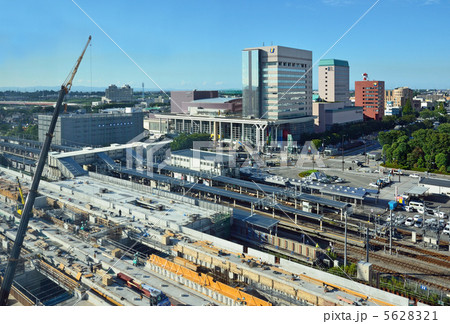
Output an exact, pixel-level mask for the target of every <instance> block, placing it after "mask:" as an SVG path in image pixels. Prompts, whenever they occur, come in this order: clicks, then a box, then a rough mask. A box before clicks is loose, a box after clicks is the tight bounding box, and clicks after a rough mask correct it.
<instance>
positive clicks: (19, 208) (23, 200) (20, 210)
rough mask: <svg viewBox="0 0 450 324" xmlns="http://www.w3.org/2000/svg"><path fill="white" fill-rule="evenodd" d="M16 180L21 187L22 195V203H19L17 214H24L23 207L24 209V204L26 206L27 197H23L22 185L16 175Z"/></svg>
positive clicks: (20, 193) (20, 194)
mask: <svg viewBox="0 0 450 324" xmlns="http://www.w3.org/2000/svg"><path fill="white" fill-rule="evenodd" d="M16 180H17V185H18V187H19V196H20V203H18V204H17V209H16V212H17V214H19V215H22V209H23V206H25V199H24V197H23V191H22V186H21V185H20V181H19V177H16Z"/></svg>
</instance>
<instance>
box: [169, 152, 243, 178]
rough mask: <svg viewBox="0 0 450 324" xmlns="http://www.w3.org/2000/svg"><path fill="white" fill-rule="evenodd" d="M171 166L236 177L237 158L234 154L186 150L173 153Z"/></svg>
mask: <svg viewBox="0 0 450 324" xmlns="http://www.w3.org/2000/svg"><path fill="white" fill-rule="evenodd" d="M170 162H171V165H173V166H177V167H181V168H186V169H190V170H194V171H202V172H207V173H212V174H216V175H235V174H236V158H235V156H234V155H232V154H223V153H217V152H208V151H202V150H198V149H186V150H181V151H175V152H171V156H170Z"/></svg>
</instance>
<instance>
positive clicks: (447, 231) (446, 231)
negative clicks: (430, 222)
mask: <svg viewBox="0 0 450 324" xmlns="http://www.w3.org/2000/svg"><path fill="white" fill-rule="evenodd" d="M442 234H447V235H450V224H447V226H445V228H444V230H443V231H442Z"/></svg>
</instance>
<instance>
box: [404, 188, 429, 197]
mask: <svg viewBox="0 0 450 324" xmlns="http://www.w3.org/2000/svg"><path fill="white" fill-rule="evenodd" d="M428 189H430V188H427V187H421V186H415V187H411V188H409V189H408V190H406V191H405V194H407V195H413V196H422V195H424V194H425V193H426V192H427V191H428Z"/></svg>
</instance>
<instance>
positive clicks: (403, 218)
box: [395, 215, 406, 226]
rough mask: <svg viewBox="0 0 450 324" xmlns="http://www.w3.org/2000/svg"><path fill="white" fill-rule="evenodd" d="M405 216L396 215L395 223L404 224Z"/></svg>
mask: <svg viewBox="0 0 450 324" xmlns="http://www.w3.org/2000/svg"><path fill="white" fill-rule="evenodd" d="M405 220H406V219H405V217H403V216H401V215H399V216H398V217H397V219H396V220H395V225H397V226H398V225H403V224H405Z"/></svg>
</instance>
